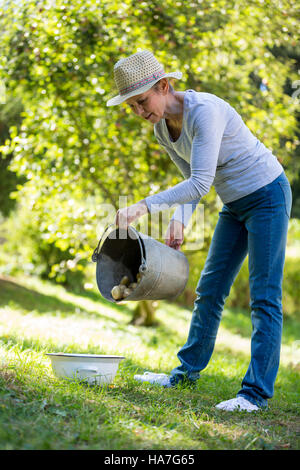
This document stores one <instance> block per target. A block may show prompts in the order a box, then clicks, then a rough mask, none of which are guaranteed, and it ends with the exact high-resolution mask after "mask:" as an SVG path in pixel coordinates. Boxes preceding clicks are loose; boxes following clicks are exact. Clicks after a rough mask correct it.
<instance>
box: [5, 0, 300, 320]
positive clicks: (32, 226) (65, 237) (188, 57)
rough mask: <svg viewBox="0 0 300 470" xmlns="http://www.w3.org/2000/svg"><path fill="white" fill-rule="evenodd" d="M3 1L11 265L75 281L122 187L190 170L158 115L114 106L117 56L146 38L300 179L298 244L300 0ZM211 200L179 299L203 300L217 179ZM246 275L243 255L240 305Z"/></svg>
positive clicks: (174, 179) (163, 181) (289, 286)
mask: <svg viewBox="0 0 300 470" xmlns="http://www.w3.org/2000/svg"><path fill="white" fill-rule="evenodd" d="M0 5H1V6H0V30H1V40H0V83H1V85H2V104H0V143H1V146H0V152H1V154H0V178H1V180H0V184H1V191H0V198H1V199H0V204H1V213H2V219H1V221H2V224H1V236H2V242H4V244H3V248H4V249H3V252H2V254H1V261H2V266H1V272H2V273H3V274H14V273H16V272H18V271H20V270H21V271H23V272H26V273H29V274H37V275H39V276H42V277H44V278H50V279H53V280H54V281H56V282H58V283H62V284H64V285H66V286H70V287H71V288H75V287H76V288H77V287H80V286H84V285H86V283H87V281H90V280H93V277H94V271H93V268H92V267H91V262H90V257H91V253H92V251H93V249H94V248H95V246H96V244H97V241H98V238H99V235H100V234H101V233H102V231H103V229H104V227H105V226H106V225H107V223H108V222H111V221H112V216H113V214H112V211H111V207H113V208H115V210H117V209H118V204H119V197H120V196H123V197H126V198H127V203H128V204H132V203H134V202H137V201H139V200H140V199H142V198H144V197H146V196H147V195H149V194H154V193H157V192H159V191H161V190H164V189H166V188H167V187H170V186H172V185H175V184H176V183H178V182H179V181H180V180H181V179H182V176H181V175H180V174H179V173H178V170H177V168H176V167H175V166H174V165H173V163H172V162H171V161H170V159H169V157H168V155H166V154H165V153H164V152H163V151H162V149H160V147H159V145H158V144H157V142H156V140H155V138H154V136H153V128H152V126H151V125H149V123H146V122H145V123H143V122H139V121H138V120H137V118H136V117H135V116H134V115H132V114H130V112H129V110H128V109H127V108H126V107H125V106H119V107H106V101H107V100H108V99H109V98H111V97H112V96H114V95H115V94H116V93H117V90H116V87H115V85H114V81H113V66H114V63H115V62H116V61H117V60H119V59H120V58H121V57H125V56H127V55H129V54H133V53H135V52H137V51H138V50H140V49H149V50H151V51H153V53H154V54H155V56H156V57H157V59H158V60H159V61H160V62H161V63H162V64H163V66H164V68H165V70H166V71H171V70H181V71H182V72H183V79H182V80H179V81H176V82H175V83H174V86H175V88H176V90H186V89H190V88H192V89H195V90H197V91H204V92H209V93H214V94H216V95H217V96H219V97H221V98H223V99H225V100H226V101H228V102H229V103H230V104H231V105H232V106H233V107H234V108H235V109H236V110H237V111H238V112H239V113H240V114H241V116H242V117H243V119H244V121H245V123H246V124H247V125H248V126H249V128H250V129H251V131H252V132H253V133H254V134H255V135H256V136H257V137H258V138H259V139H260V140H261V141H262V142H263V143H264V144H265V145H266V146H267V147H268V148H270V149H271V150H272V151H273V153H274V154H275V155H276V157H277V158H278V160H279V161H280V162H281V163H282V164H283V166H284V168H285V170H286V173H287V175H288V178H289V179H290V181H291V184H292V189H293V198H294V203H293V212H292V217H293V219H292V224H291V231H290V236H289V240H290V243H291V245H293V247H294V245H295V243H296V248H297V246H298V245H297V243H298V244H299V239H300V237H299V232H300V229H299V224H298V221H297V219H299V217H300V159H299V100H298V98H297V96H298V89H297V81H299V41H298V40H299V34H298V23H297V5H296V3H295V2H293V1H285V0H282V1H277V0H272V1H258V0H253V1H245V0H226V2H225V1H223V0H217V1H213V2H212V1H206V0H203V1H202V0H198V1H192V2H183V1H178V2H174V1H173V0H172V1H171V0H165V1H164V2H160V1H156V0H151V1H147V2H134V1H132V0H125V1H122V2H121V1H118V0H105V1H95V0H85V1H82V0H57V1H28V0H19V1H18V2H11V1H2V2H1V4H0ZM264 84H265V86H264ZM295 85H296V88H295ZM299 86H300V84H299ZM3 90H4V91H3ZM4 95H5V96H4ZM3 96H4V97H3ZM203 203H204V204H205V234H204V235H205V236H204V245H203V248H202V249H201V250H198V251H197V252H193V253H189V252H187V256H188V258H189V262H190V272H191V274H190V279H189V283H188V286H187V289H186V291H185V293H184V295H182V296H181V297H180V298H179V299H178V301H179V302H182V303H185V304H187V305H192V302H193V298H194V290H195V285H196V282H197V279H198V278H199V275H200V272H201V269H202V267H203V263H204V260H205V256H206V253H207V248H208V245H209V242H210V239H211V236H212V232H213V229H214V226H215V223H216V220H217V216H218V210H219V207H220V201H219V200H218V198H217V197H216V193H215V191H214V189H212V190H211V191H210V193H209V194H208V195H207V196H206V197H205V198H204V199H203ZM104 204H107V210H106V212H105V206H104ZM111 205H112V206H111ZM192 236H193V235H191V237H192ZM162 241H163V234H162ZM187 241H188V240H187ZM184 248H185V245H183V251H184ZM293 249H294V248H293ZM295 253H298V251H297V250H296V251H292V256H291V259H290V261H289V260H287V264H286V276H285V283H286V285H285V291H286V297H285V299H284V302H285V310H286V312H288V313H290V314H294V313H295V312H297V311H298V312H299V274H298V271H297V267H296V264H297V262H296V261H295ZM297 256H298V255H297ZM296 258H297V257H296ZM247 286H248V283H247V264H246V262H245V264H244V266H243V268H242V270H241V273H240V275H239V277H238V279H237V281H236V283H235V286H234V288H233V292H232V296H231V299H230V300H229V301H230V302H231V303H232V305H240V306H243V307H245V306H247V305H248V301H249V292H248V287H247Z"/></svg>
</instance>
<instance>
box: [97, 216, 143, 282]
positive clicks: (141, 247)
mask: <svg viewBox="0 0 300 470" xmlns="http://www.w3.org/2000/svg"><path fill="white" fill-rule="evenodd" d="M112 226H116V224H115V223H113V224H110V225H108V226H107V227H106V229H105V230H104V232H103V233H102V235H101V238H100V240H99V243H98V245H97V248H95V250H94V253H93V255H92V261H93V262H94V263H96V262H97V261H98V255H99V247H100V244H101V242H102V239H103V236H104V234H105V232H106V231H107V230H108V229H109V228H110V227H112ZM130 228H132V229H133V230H134V231H135V233H136V235H137V240H138V242H139V245H140V250H141V256H142V264H141V266H140V268H139V271H140V272H141V273H144V272H145V271H146V270H147V264H146V260H145V258H144V249H143V246H142V243H141V240H140V237H139V234H138V231H137V230H136V229H135V228H134V227H133V226H132V225H130Z"/></svg>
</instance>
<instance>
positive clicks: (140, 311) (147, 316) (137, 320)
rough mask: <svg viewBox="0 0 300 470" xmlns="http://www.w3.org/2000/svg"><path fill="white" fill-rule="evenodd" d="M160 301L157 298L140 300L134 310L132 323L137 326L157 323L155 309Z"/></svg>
mask: <svg viewBox="0 0 300 470" xmlns="http://www.w3.org/2000/svg"><path fill="white" fill-rule="evenodd" d="M157 306H158V302H157V301H155V300H140V301H139V302H138V303H137V306H136V307H135V309H134V311H133V318H132V320H131V321H130V324H131V325H137V326H154V325H157V321H156V320H155V310H156V308H157Z"/></svg>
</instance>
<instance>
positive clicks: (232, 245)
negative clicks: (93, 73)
mask: <svg viewBox="0 0 300 470" xmlns="http://www.w3.org/2000/svg"><path fill="white" fill-rule="evenodd" d="M114 76H115V81H116V84H117V87H118V89H119V95H118V96H116V97H115V98H113V99H111V100H109V101H108V102H107V105H108V106H113V105H117V104H121V103H123V102H126V103H127V104H128V105H129V106H130V107H131V108H132V110H133V112H134V113H135V114H137V115H138V116H140V117H141V118H142V119H146V120H148V121H149V122H151V123H152V124H154V133H155V136H156V138H157V140H158V142H159V144H160V145H161V146H162V147H163V148H164V149H165V150H166V151H167V152H168V154H169V156H170V157H171V159H172V160H173V161H174V163H175V164H176V165H177V166H178V167H179V169H180V170H181V172H182V174H183V176H184V177H185V180H184V181H182V182H181V183H179V184H177V185H175V186H174V187H172V188H170V189H167V190H165V191H162V192H160V193H158V194H154V195H151V196H148V197H146V198H145V199H144V200H142V201H139V202H138V203H137V204H133V205H132V206H130V207H127V208H124V209H122V210H119V211H118V212H117V216H116V224H117V225H119V226H120V227H123V228H126V227H127V226H128V225H129V224H130V223H131V222H133V221H134V220H136V219H137V218H138V217H140V216H142V215H143V214H145V213H147V212H149V213H153V212H157V211H159V210H160V209H159V205H160V204H164V207H166V206H165V204H168V206H169V207H171V206H172V205H173V204H176V203H179V204H180V205H179V207H177V209H176V211H175V213H174V215H173V217H172V219H171V221H170V224H169V227H168V230H167V234H166V243H167V244H168V245H169V246H171V247H173V248H175V249H179V248H180V246H181V244H182V242H183V238H184V227H186V226H187V224H188V221H189V218H190V216H191V213H192V211H193V210H194V209H195V207H196V206H197V203H198V202H199V201H200V199H201V198H202V197H203V196H204V195H205V194H207V192H208V191H209V189H210V187H211V185H212V184H213V185H214V186H215V189H216V191H217V193H218V195H219V196H220V198H221V200H222V202H223V203H224V205H223V208H222V210H221V212H220V213H219V219H218V222H217V225H216V228H215V231H214V235H213V238H212V241H211V245H210V248H209V251H208V256H207V259H206V262H205V266H204V269H203V271H202V273H201V277H200V279H199V282H198V285H197V289H196V294H197V298H196V300H195V304H194V310H193V315H192V320H191V325H190V331H189V335H188V338H187V342H186V344H185V345H184V346H183V347H182V348H181V350H180V351H179V353H178V358H179V360H180V362H181V365H180V366H179V367H176V368H175V369H173V370H172V371H171V374H170V376H168V375H166V374H154V373H147V372H146V373H145V374H144V375H136V376H135V379H136V380H140V381H148V382H151V383H157V384H160V385H162V386H165V387H170V386H175V385H176V384H177V383H178V382H179V381H183V380H187V381H189V382H194V381H196V380H197V379H198V378H199V377H200V371H202V370H203V369H204V368H205V367H206V366H207V364H208V362H209V360H210V357H211V355H212V352H213V349H214V345H215V339H216V335H217V331H218V327H219V323H220V320H221V315H222V310H223V307H224V302H225V299H226V297H227V296H228V294H229V291H230V288H231V286H232V283H233V281H234V279H235V277H236V276H237V274H238V272H239V270H240V268H241V266H242V263H243V261H244V259H245V257H246V256H247V254H248V257H249V258H248V259H249V283H250V296H251V302H250V306H251V310H252V311H251V319H252V325H253V333H252V338H251V362H250V365H249V368H248V370H247V372H246V375H245V377H244V379H243V381H242V386H241V389H240V391H239V392H238V393H237V396H236V397H235V398H232V399H230V400H226V401H225V402H221V403H220V404H218V405H217V408H219V409H224V410H230V411H231V410H235V409H237V410H247V411H254V410H259V409H261V408H266V407H267V401H268V399H269V398H271V397H272V396H273V393H274V383H275V379H276V375H277V372H278V367H279V359H280V344H281V331H282V304H281V300H282V277H283V267H284V259H285V247H286V238H287V229H288V221H289V217H290V211H291V203H292V196H291V189H290V185H289V182H288V180H287V178H286V176H285V173H284V170H283V167H282V166H281V164H280V163H279V162H278V160H277V159H276V157H275V156H274V155H273V154H272V152H271V151H270V150H269V149H267V148H266V147H265V146H264V145H263V144H262V143H261V142H260V141H259V140H258V139H257V138H256V137H255V136H254V135H253V134H252V133H251V132H250V130H249V129H248V128H247V126H246V125H245V123H244V122H243V120H242V118H241V116H240V115H239V114H238V113H237V112H236V111H235V110H234V109H233V108H232V107H231V106H230V105H229V104H228V103H227V102H226V101H224V100H222V99H221V98H218V97H217V96H215V95H213V94H210V93H201V92H196V91H194V90H186V91H185V92H176V91H174V90H173V89H172V87H171V86H170V84H169V81H168V77H173V78H181V73H180V72H174V73H169V74H166V73H165V72H164V70H163V68H162V66H161V65H160V64H159V62H158V61H157V60H156V59H155V57H154V56H153V54H152V53H151V52H149V51H141V52H138V53H136V54H133V55H131V56H130V57H128V58H126V59H121V60H120V61H119V62H117V64H116V65H115V67H114ZM190 207H192V211H190V210H184V209H185V208H190Z"/></svg>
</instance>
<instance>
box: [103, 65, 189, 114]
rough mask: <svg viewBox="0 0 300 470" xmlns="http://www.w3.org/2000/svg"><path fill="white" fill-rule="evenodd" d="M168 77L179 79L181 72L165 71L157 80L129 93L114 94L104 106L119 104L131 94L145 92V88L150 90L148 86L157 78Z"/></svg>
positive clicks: (152, 83)
mask: <svg viewBox="0 0 300 470" xmlns="http://www.w3.org/2000/svg"><path fill="white" fill-rule="evenodd" d="M168 77H170V78H177V79H180V78H182V73H181V72H171V73H166V74H164V75H163V76H162V77H160V78H158V79H157V80H153V82H151V83H148V84H147V85H145V86H143V87H141V88H138V89H137V90H134V91H132V92H131V93H128V94H126V95H118V96H115V97H114V98H111V99H110V100H108V101H107V103H106V106H116V105H117V104H121V103H123V102H124V101H126V100H128V98H131V97H132V96H136V95H141V94H142V93H145V92H146V91H147V90H150V88H152V87H153V85H155V83H156V82H159V80H161V79H162V78H168Z"/></svg>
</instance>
